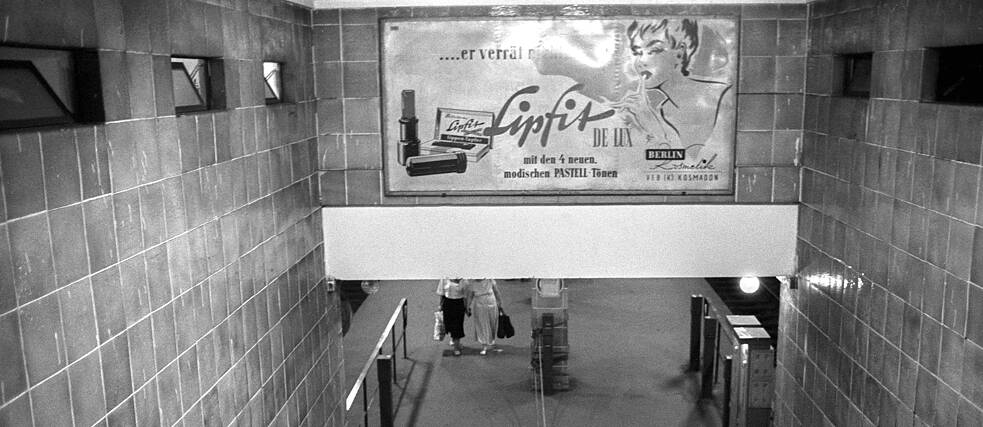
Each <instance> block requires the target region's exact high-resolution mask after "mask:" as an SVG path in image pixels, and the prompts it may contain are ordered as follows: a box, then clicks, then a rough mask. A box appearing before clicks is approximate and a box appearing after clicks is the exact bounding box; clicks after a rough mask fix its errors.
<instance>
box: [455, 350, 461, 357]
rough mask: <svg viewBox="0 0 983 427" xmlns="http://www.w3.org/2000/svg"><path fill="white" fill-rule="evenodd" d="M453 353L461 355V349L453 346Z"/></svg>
mask: <svg viewBox="0 0 983 427" xmlns="http://www.w3.org/2000/svg"><path fill="white" fill-rule="evenodd" d="M454 355H455V356H460V355H461V350H458V349H456V348H455V349H454Z"/></svg>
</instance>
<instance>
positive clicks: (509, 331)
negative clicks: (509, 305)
mask: <svg viewBox="0 0 983 427" xmlns="http://www.w3.org/2000/svg"><path fill="white" fill-rule="evenodd" d="M513 335H515V328H513V327H512V319H509V315H507V314H505V312H504V311H502V310H501V309H499V310H498V332H496V333H495V336H497V337H499V338H512V336H513Z"/></svg>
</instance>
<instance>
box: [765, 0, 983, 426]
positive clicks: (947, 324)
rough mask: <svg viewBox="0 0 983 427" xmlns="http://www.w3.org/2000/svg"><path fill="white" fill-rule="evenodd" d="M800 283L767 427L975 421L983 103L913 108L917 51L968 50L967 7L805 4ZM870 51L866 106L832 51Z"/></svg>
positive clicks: (975, 8)
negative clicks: (845, 88)
mask: <svg viewBox="0 0 983 427" xmlns="http://www.w3.org/2000/svg"><path fill="white" fill-rule="evenodd" d="M809 16H810V21H809V24H810V28H809V34H810V42H811V43H810V53H809V59H808V66H807V68H808V71H807V82H806V91H807V95H806V103H805V140H804V146H803V147H804V149H803V156H802V161H803V178H802V185H803V193H802V202H803V204H802V206H801V208H800V219H799V224H800V229H799V233H798V238H799V244H798V251H799V266H800V269H801V273H802V274H801V276H802V278H803V280H801V281H800V282H799V289H798V290H793V291H788V290H787V289H786V292H785V293H784V294H783V298H782V313H781V332H780V334H779V336H780V341H779V349H778V350H779V369H778V372H779V375H778V383H777V388H776V391H777V394H776V399H777V404H776V405H775V407H776V408H777V413H776V416H777V420H776V425H782V426H794V425H800V424H802V425H819V424H820V423H824V422H827V423H832V424H833V425H871V426H873V425H905V426H909V425H940V426H942V425H947V426H949V425H959V426H964V425H965V426H978V425H983V228H981V224H983V208H981V207H980V200H981V199H983V192H981V191H983V190H981V187H980V180H981V166H980V165H981V162H983V159H981V146H983V142H981V139H983V138H981V136H983V107H978V106H977V107H967V106H958V105H946V104H935V103H927V102H919V100H918V98H919V93H920V90H921V87H922V86H921V85H922V83H921V81H922V78H921V77H922V73H923V72H922V68H921V67H922V58H923V57H924V54H925V48H926V47H939V46H948V45H964V44H972V43H983V27H981V26H980V25H979V23H980V22H981V21H983V8H981V7H980V4H979V2H978V1H974V0H954V1H947V2H938V1H935V0H908V1H904V0H882V1H866V2H847V1H821V2H816V3H812V4H810V15H809ZM858 52H874V57H873V58H874V64H873V81H872V93H871V98H870V99H869V100H868V99H859V98H844V97H838V96H833V95H832V93H833V89H834V85H835V82H834V81H833V74H832V72H831V69H832V66H833V55H834V54H841V53H858Z"/></svg>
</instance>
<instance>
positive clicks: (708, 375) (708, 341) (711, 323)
mask: <svg viewBox="0 0 983 427" xmlns="http://www.w3.org/2000/svg"><path fill="white" fill-rule="evenodd" d="M716 340H717V319H714V318H713V317H710V316H705V317H704V318H703V367H702V368H701V369H700V370H701V371H702V372H700V376H701V378H702V384H701V385H702V390H701V392H700V398H702V399H709V398H712V397H713V364H714V361H715V359H716V357H717V355H716V354H714V347H715V346H714V341H716Z"/></svg>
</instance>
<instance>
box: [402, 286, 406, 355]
mask: <svg viewBox="0 0 983 427" xmlns="http://www.w3.org/2000/svg"><path fill="white" fill-rule="evenodd" d="M403 359H406V301H405V300H404V301H403Z"/></svg>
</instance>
